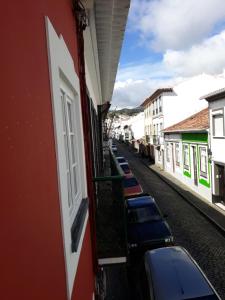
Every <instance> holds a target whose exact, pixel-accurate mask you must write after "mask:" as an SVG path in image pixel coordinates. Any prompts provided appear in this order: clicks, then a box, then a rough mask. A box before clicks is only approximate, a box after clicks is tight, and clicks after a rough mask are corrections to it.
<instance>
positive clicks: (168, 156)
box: [166, 143, 170, 162]
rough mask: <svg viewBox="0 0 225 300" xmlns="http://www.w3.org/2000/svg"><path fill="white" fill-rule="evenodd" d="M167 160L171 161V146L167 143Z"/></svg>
mask: <svg viewBox="0 0 225 300" xmlns="http://www.w3.org/2000/svg"><path fill="white" fill-rule="evenodd" d="M166 160H167V161H168V162H170V147H169V144H168V143H167V144H166Z"/></svg>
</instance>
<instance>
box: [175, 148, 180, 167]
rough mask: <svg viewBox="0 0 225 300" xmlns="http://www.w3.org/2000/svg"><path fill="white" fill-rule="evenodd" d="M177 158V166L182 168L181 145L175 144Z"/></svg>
mask: <svg viewBox="0 0 225 300" xmlns="http://www.w3.org/2000/svg"><path fill="white" fill-rule="evenodd" d="M175 158H176V165H177V166H180V145H179V143H176V144H175Z"/></svg>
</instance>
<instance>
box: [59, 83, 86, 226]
mask: <svg viewBox="0 0 225 300" xmlns="http://www.w3.org/2000/svg"><path fill="white" fill-rule="evenodd" d="M69 92H70V93H69ZM60 93H61V104H62V118H63V136H64V147H65V154H66V175H67V192H68V207H69V212H70V217H71V222H73V220H74V216H75V214H76V211H77V209H78V206H79V204H80V202H81V199H82V195H81V183H80V176H79V173H80V165H79V154H78V153H79V148H78V136H77V134H78V133H77V132H76V130H77V129H78V128H79V126H77V125H76V124H75V123H76V120H77V116H76V107H75V99H74V97H73V95H72V93H71V91H69V90H68V88H67V87H66V86H65V84H64V86H63V88H62V87H61V89H60ZM69 94H70V95H69Z"/></svg>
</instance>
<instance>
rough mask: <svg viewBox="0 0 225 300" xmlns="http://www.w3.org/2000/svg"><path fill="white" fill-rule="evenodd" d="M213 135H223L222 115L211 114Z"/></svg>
mask: <svg viewBox="0 0 225 300" xmlns="http://www.w3.org/2000/svg"><path fill="white" fill-rule="evenodd" d="M213 135H214V136H216V137H220V136H224V120H223V115H222V114H218V115H213Z"/></svg>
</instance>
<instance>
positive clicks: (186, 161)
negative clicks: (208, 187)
mask: <svg viewBox="0 0 225 300" xmlns="http://www.w3.org/2000/svg"><path fill="white" fill-rule="evenodd" d="M184 168H185V169H188V170H189V148H188V145H184Z"/></svg>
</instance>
